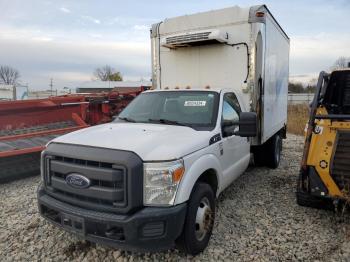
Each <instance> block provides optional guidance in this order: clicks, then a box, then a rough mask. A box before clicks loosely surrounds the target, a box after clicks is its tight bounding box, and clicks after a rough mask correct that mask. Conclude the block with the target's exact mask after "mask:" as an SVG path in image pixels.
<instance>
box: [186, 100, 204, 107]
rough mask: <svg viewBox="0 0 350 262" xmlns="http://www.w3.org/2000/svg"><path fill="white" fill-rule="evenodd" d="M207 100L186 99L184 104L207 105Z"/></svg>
mask: <svg viewBox="0 0 350 262" xmlns="http://www.w3.org/2000/svg"><path fill="white" fill-rule="evenodd" d="M206 104H207V101H185V104H184V106H205V105H206Z"/></svg>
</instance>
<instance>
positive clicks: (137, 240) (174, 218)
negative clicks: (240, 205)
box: [38, 187, 187, 252]
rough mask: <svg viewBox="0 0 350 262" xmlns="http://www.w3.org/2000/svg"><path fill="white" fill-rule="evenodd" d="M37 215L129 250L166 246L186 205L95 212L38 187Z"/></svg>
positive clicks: (179, 227) (174, 236)
mask: <svg viewBox="0 0 350 262" xmlns="http://www.w3.org/2000/svg"><path fill="white" fill-rule="evenodd" d="M38 206H39V211H40V214H41V216H43V217H44V218H45V219H47V220H49V221H50V222H51V223H53V224H54V225H56V226H59V227H61V228H63V229H65V230H67V231H68V232H71V233H74V234H76V235H78V236H79V237H81V238H83V239H86V240H89V241H92V242H96V243H99V244H102V245H108V246H112V247H117V248H121V249H124V250H129V251H137V252H149V251H159V250H165V249H169V248H171V247H173V246H174V243H175V240H176V239H177V238H178V237H179V235H180V234H181V232H182V228H183V224H184V220H185V216H186V207H187V204H186V203H184V204H180V205H177V206H174V207H164V208H160V207H145V208H143V209H141V210H139V211H137V212H135V213H133V214H132V215H119V214H113V213H105V212H97V211H93V210H87V209H83V208H80V207H76V206H72V205H70V204H67V203H64V202H61V201H58V200H56V199H55V198H53V197H51V196H49V195H47V194H46V193H45V191H44V189H43V188H42V187H39V188H38Z"/></svg>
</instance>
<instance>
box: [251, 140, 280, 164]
mask: <svg viewBox="0 0 350 262" xmlns="http://www.w3.org/2000/svg"><path fill="white" fill-rule="evenodd" d="M281 152H282V138H281V136H280V134H279V133H277V134H275V135H274V136H273V137H271V138H270V139H269V140H267V141H266V142H265V143H264V144H263V145H261V146H257V147H255V148H254V152H253V155H254V164H255V165H256V166H267V167H270V168H273V169H275V168H277V167H278V166H279V164H280V161H281Z"/></svg>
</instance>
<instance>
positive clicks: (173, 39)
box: [166, 32, 211, 44]
mask: <svg viewBox="0 0 350 262" xmlns="http://www.w3.org/2000/svg"><path fill="white" fill-rule="evenodd" d="M210 33H211V32H202V33H194V34H186V35H178V36H170V37H167V38H166V43H167V44H185V43H191V42H197V41H204V40H208V39H209V35H210Z"/></svg>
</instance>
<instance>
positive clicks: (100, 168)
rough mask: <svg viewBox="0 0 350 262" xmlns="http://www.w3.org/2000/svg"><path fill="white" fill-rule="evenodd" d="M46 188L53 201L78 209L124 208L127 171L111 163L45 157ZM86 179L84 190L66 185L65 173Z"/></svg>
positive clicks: (107, 209) (111, 209)
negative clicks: (56, 200) (68, 204)
mask: <svg viewBox="0 0 350 262" xmlns="http://www.w3.org/2000/svg"><path fill="white" fill-rule="evenodd" d="M46 159H47V161H45V162H46V164H47V165H48V166H47V167H46V171H47V173H46V187H47V190H48V191H49V192H50V193H51V194H52V195H54V196H55V197H56V198H58V199H61V200H63V201H65V202H68V203H73V204H76V205H78V206H82V207H88V208H92V209H97V210H106V211H113V210H116V209H118V208H121V207H125V206H126V205H127V187H126V184H127V170H126V168H124V167H123V166H120V165H116V164H113V163H106V162H99V161H91V160H85V159H79V158H71V157H63V156H52V155H50V156H47V157H46ZM72 173H77V174H80V175H83V176H84V177H87V178H88V179H89V180H90V186H89V187H88V188H74V187H72V186H70V185H69V184H67V183H66V177H67V176H68V175H69V174H72Z"/></svg>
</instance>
